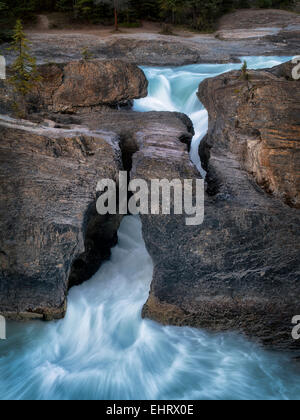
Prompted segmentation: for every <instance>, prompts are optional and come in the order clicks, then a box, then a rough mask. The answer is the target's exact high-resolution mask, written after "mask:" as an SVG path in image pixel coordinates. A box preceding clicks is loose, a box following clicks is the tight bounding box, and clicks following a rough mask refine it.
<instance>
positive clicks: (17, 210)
mask: <svg viewBox="0 0 300 420" xmlns="http://www.w3.org/2000/svg"><path fill="white" fill-rule="evenodd" d="M67 120H68V122H69V124H70V125H69V126H66V125H65V121H66V116H65V115H61V114H55V115H53V120H52V121H51V122H50V121H46V122H45V123H44V124H42V123H40V124H34V123H30V122H28V121H20V120H13V119H11V118H9V117H1V118H0V138H1V142H0V179H1V183H0V203H1V206H0V232H1V233H0V261H1V270H0V313H1V314H3V315H5V316H6V317H7V318H9V319H17V320H20V319H21V320H23V319H31V318H42V319H46V320H51V319H55V318H61V317H63V316H64V314H65V311H66V296H67V292H68V289H69V287H71V286H73V285H76V284H79V283H81V282H83V281H85V280H87V279H89V278H90V277H91V276H92V275H93V274H94V273H95V272H96V271H97V270H98V268H99V266H100V265H101V262H103V261H104V260H105V259H107V258H108V257H109V255H110V249H111V247H112V246H113V245H115V243H116V241H117V230H118V227H119V223H120V220H121V218H120V216H107V217H100V216H99V215H98V214H97V213H96V206H95V203H96V199H97V194H96V185H97V182H98V181H100V180H101V179H106V178H109V179H113V180H117V179H118V172H119V171H120V170H123V169H124V168H125V169H127V170H130V168H131V164H132V163H131V157H132V154H133V153H134V152H135V151H136V150H135V149H134V147H135V138H136V137H137V136H143V137H145V138H146V139H150V138H151V137H153V138H154V137H155V138H157V140H160V141H164V142H165V143H167V142H169V141H170V140H169V139H170V138H171V139H173V140H172V141H173V142H177V143H178V144H179V145H180V146H181V152H180V154H179V156H178V161H177V163H176V165H177V164H180V160H181V157H182V156H186V158H187V159H185V160H186V161H187V162H188V165H191V164H190V163H189V161H188V153H187V152H186V148H187V147H186V145H184V144H183V143H181V142H187V143H188V142H190V140H191V138H192V133H191V132H192V124H191V122H190V120H189V119H188V118H186V117H185V116H183V115H181V114H172V113H156V112H153V113H145V114H139V113H134V112H127V111H114V110H106V111H105V112H101V113H99V112H97V113H94V114H93V113H90V112H88V113H86V114H81V115H80V119H79V117H78V116H72V115H69V116H67ZM62 122H63V124H61V123H62ZM47 125H48V127H47ZM49 125H51V126H52V125H54V126H56V128H53V127H49ZM59 127H60V128H59ZM62 127H63V128H62ZM89 127H90V128H89ZM170 146H172V144H171V143H170ZM132 148H133V149H132ZM163 148H164V146H162V147H161V150H162V151H163Z"/></svg>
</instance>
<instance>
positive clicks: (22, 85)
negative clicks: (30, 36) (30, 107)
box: [8, 20, 40, 117]
mask: <svg viewBox="0 0 300 420" xmlns="http://www.w3.org/2000/svg"><path fill="white" fill-rule="evenodd" d="M28 44H29V42H28V40H27V38H26V36H25V33H24V30H23V25H22V22H21V20H18V21H17V23H16V26H15V29H14V35H13V41H12V44H11V47H10V48H9V49H10V50H11V51H14V52H15V53H16V54H17V58H16V60H15V62H14V63H13V65H12V67H11V71H12V76H11V77H10V78H9V79H8V82H9V84H10V85H11V86H12V87H13V89H14V92H15V94H16V96H17V98H18V99H17V100H16V102H15V108H16V111H17V113H18V114H19V116H22V117H24V116H25V115H26V102H25V98H26V95H27V94H28V93H30V92H31V91H32V89H33V87H34V86H35V85H36V83H37V82H38V81H40V76H39V74H38V71H37V65H36V59H35V58H34V57H32V56H31V55H30V48H29V45H28Z"/></svg>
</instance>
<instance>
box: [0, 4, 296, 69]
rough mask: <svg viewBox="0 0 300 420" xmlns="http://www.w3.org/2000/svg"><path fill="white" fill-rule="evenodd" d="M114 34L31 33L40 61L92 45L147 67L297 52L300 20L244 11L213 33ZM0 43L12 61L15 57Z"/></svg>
mask: <svg viewBox="0 0 300 420" xmlns="http://www.w3.org/2000/svg"><path fill="white" fill-rule="evenodd" d="M127 32H128V33H126V31H125V32H123V33H122V32H121V33H117V34H112V33H111V32H109V31H107V29H105V30H102V29H100V28H99V29H97V27H95V28H94V29H91V28H86V30H81V31H79V30H77V31H76V30H63V29H62V30H46V29H43V30H40V29H38V30H34V28H32V29H31V30H30V31H28V37H29V39H30V41H31V44H32V45H31V47H32V52H33V54H34V55H35V56H36V57H37V60H38V63H39V64H44V63H51V62H54V63H66V62H69V61H74V60H79V59H81V58H82V51H83V50H84V49H88V50H89V52H90V53H91V54H92V55H93V57H94V58H96V59H99V60H108V59H109V60H110V59H119V60H122V61H126V62H128V63H134V64H138V65H149V66H182V65H187V64H194V63H229V62H234V61H237V60H239V58H240V57H241V56H263V55H264V56H272V55H273V56H279V55H283V56H294V55H299V40H300V18H299V15H297V14H295V13H290V12H285V11H282V10H281V11H280V10H244V11H243V10H240V11H238V12H236V13H233V14H229V15H227V16H225V17H224V18H223V19H222V20H221V22H220V24H219V27H218V30H217V31H216V32H215V33H214V34H197V33H191V32H186V31H185V32H182V31H181V30H179V31H178V33H177V32H176V29H175V33H174V36H166V35H161V34H159V29H157V32H153V33H151V32H147V31H144V32H143V28H141V29H139V30H136V32H135V31H133V33H130V31H127ZM6 47H7V45H1V46H0V54H3V55H4V56H6V59H7V63H8V64H10V63H11V62H12V60H13V56H12V55H11V53H10V52H8V51H7V50H6Z"/></svg>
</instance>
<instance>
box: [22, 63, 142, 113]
mask: <svg viewBox="0 0 300 420" xmlns="http://www.w3.org/2000/svg"><path fill="white" fill-rule="evenodd" d="M39 73H40V74H41V77H42V81H41V83H40V84H39V86H38V88H37V89H36V92H34V93H33V94H31V97H30V98H29V103H31V104H32V106H33V107H34V111H35V112H36V111H40V110H42V109H44V110H46V111H53V112H64V113H72V112H75V111H77V110H82V109H87V108H95V107H97V106H98V107H99V106H101V105H105V106H110V107H117V106H121V105H123V104H126V103H128V102H129V101H132V100H133V99H138V98H143V97H145V96H147V88H148V81H147V79H146V77H145V75H144V73H143V72H142V70H140V69H139V68H138V67H137V66H135V65H133V64H127V63H124V62H122V61H118V60H110V61H97V60H93V61H84V60H82V61H75V62H70V63H68V64H65V65H57V64H46V65H43V66H40V67H39Z"/></svg>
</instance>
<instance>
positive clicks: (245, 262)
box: [139, 65, 300, 350]
mask: <svg viewBox="0 0 300 420" xmlns="http://www.w3.org/2000/svg"><path fill="white" fill-rule="evenodd" d="M290 70H291V66H290V65H283V66H280V67H278V68H275V69H273V70H272V71H253V72H249V80H245V79H244V78H243V75H242V73H241V72H232V73H228V74H224V75H222V76H219V77H217V78H215V79H207V80H205V81H204V82H203V83H202V84H201V86H200V88H199V97H200V99H201V101H203V103H204V104H205V105H206V106H207V109H208V111H209V131H208V135H207V137H206V139H204V141H203V143H202V147H201V151H200V152H201V157H202V161H203V164H204V165H205V168H206V169H207V171H208V174H207V179H206V180H207V193H206V199H205V221H204V224H203V225H201V226H199V227H187V226H185V222H184V219H183V218H181V217H180V216H165V218H155V217H152V216H151V217H150V216H149V217H148V216H144V217H143V218H142V220H143V231H144V238H145V241H146V244H147V247H148V250H149V252H150V254H151V256H152V258H153V261H154V264H155V270H154V277H153V282H152V286H151V292H150V297H149V299H148V302H147V303H146V305H145V307H144V312H143V313H144V316H145V317H150V318H152V319H155V320H156V321H159V322H162V323H164V324H173V325H191V326H194V327H199V328H206V329H209V330H212V331H218V332H220V331H231V330H237V331H240V332H243V333H245V334H246V335H248V336H250V337H252V338H256V339H257V340H258V341H260V342H262V343H263V344H265V345H268V346H272V347H276V348H281V349H286V348H290V349H294V350H299V344H298V343H297V342H296V341H295V340H293V339H292V337H291V320H292V318H293V317H294V316H295V314H298V313H299V311H300V304H299V299H298V290H299V281H300V276H299V274H300V244H299V224H300V215H299V210H297V209H296V208H297V207H298V199H299V191H300V188H299V141H300V135H299V123H300V120H299V115H300V113H299V103H300V84H299V82H296V81H293V80H290V78H288V77H287V75H288V74H290V73H289V72H290ZM145 155H146V156H147V161H148V159H149V158H148V156H149V153H145ZM152 161H153V165H154V164H155V162H156V159H155V157H153V159H152ZM144 166H145V165H144V164H142V165H141V166H140V167H139V170H140V171H141V172H142V174H143V167H144ZM164 168H166V172H165V173H164V176H165V177H167V178H168V176H170V177H174V173H173V172H172V171H171V170H168V165H167V163H165V165H164ZM139 175H141V173H140V172H139ZM144 175H145V176H146V177H147V176H148V172H147V170H146V173H145V174H144ZM180 175H181V168H179V167H178V169H177V176H180Z"/></svg>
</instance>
